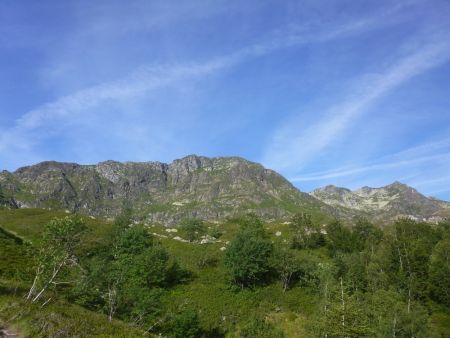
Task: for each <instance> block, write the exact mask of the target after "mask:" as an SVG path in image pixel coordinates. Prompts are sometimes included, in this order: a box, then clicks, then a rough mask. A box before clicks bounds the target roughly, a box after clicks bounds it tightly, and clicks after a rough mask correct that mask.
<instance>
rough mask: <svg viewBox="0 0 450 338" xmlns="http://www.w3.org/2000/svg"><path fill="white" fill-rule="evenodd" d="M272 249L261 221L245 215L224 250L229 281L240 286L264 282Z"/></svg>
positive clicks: (268, 269) (268, 270)
mask: <svg viewBox="0 0 450 338" xmlns="http://www.w3.org/2000/svg"><path fill="white" fill-rule="evenodd" d="M272 251H273V246H272V243H271V241H270V240H269V239H268V237H267V235H266V233H265V231H264V228H263V226H262V223H261V221H259V219H257V218H255V217H253V216H248V217H245V218H244V219H243V223H242V226H241V229H240V230H239V231H238V232H237V233H236V235H235V237H234V238H233V239H232V240H231V242H230V244H229V246H228V248H227V250H226V252H225V257H224V265H225V268H226V269H227V272H228V275H229V277H230V280H231V282H232V283H233V284H235V285H238V286H240V287H241V288H244V287H251V286H255V285H257V284H262V283H264V282H265V281H266V278H267V275H268V273H269V272H270V268H271V267H270V257H271V255H272Z"/></svg>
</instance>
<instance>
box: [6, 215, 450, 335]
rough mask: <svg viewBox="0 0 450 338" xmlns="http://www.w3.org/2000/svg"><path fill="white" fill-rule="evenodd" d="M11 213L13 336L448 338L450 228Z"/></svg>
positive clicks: (300, 218)
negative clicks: (174, 222)
mask: <svg viewBox="0 0 450 338" xmlns="http://www.w3.org/2000/svg"><path fill="white" fill-rule="evenodd" d="M131 215H132V213H131V211H130V210H127V209H125V210H124V212H123V213H122V214H121V215H120V216H118V217H116V218H115V220H114V221H107V220H102V219H94V218H89V217H85V216H79V215H72V214H71V215H67V214H64V213H63V212H54V211H48V210H42V209H6V208H4V209H2V210H0V225H1V228H0V244H1V245H0V257H1V260H0V326H4V327H7V328H9V329H12V330H16V331H17V332H19V333H20V334H21V335H22V336H24V337H75V336H76V337H92V336H129V337H136V336H150V337H151V336H158V335H161V336H164V337H449V336H450V260H449V257H450V235H449V233H450V232H449V227H450V222H449V221H443V222H440V223H438V224H431V223H424V222H417V221H413V220H411V219H406V218H403V219H399V220H397V221H395V222H393V223H392V224H389V225H386V226H383V227H379V226H376V225H374V224H372V223H370V222H369V221H368V220H366V219H364V218H355V219H354V220H353V221H352V222H345V223H344V222H341V221H339V220H333V221H331V222H328V223H327V224H320V223H318V222H316V221H314V220H313V219H312V217H311V216H310V215H308V214H306V213H298V214H296V215H294V216H293V217H292V219H291V220H290V221H289V222H284V223H264V222H263V221H262V220H261V219H259V218H258V217H257V216H255V215H254V214H246V215H243V216H241V217H234V218H230V219H228V220H227V221H225V222H222V223H208V222H204V221H202V220H199V219H186V220H184V221H183V222H181V224H179V226H178V227H177V228H175V229H170V228H166V227H163V226H158V225H155V226H146V225H144V224H139V223H138V222H136V221H133V219H132V217H131Z"/></svg>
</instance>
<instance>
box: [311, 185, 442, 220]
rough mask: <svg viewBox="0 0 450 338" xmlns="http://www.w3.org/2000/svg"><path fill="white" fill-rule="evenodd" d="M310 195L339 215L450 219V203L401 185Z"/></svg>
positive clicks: (328, 190)
mask: <svg viewBox="0 0 450 338" xmlns="http://www.w3.org/2000/svg"><path fill="white" fill-rule="evenodd" d="M310 194H311V196H314V197H315V198H317V199H319V200H321V201H322V202H324V203H326V204H328V205H330V206H332V207H333V208H336V209H337V210H340V212H341V213H344V214H348V213H349V212H353V213H354V214H361V215H364V216H366V217H369V218H372V219H375V220H392V219H395V218H398V217H402V216H403V217H410V218H413V219H417V220H430V221H433V220H439V219H441V218H444V217H448V216H450V203H448V202H444V201H440V200H437V199H434V198H429V197H426V196H424V195H422V194H420V193H419V192H418V191H417V190H416V189H414V188H412V187H410V186H408V185H406V184H403V183H400V182H394V183H392V184H389V185H387V186H384V187H380V188H370V187H362V188H360V189H357V190H354V191H351V190H350V189H347V188H341V187H336V186H333V185H328V186H326V187H323V188H319V189H316V190H314V191H312V192H311V193H310Z"/></svg>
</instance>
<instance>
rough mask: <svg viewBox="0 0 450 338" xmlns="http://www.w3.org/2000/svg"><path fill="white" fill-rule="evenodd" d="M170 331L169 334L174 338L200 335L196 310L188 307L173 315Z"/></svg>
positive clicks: (192, 337)
mask: <svg viewBox="0 0 450 338" xmlns="http://www.w3.org/2000/svg"><path fill="white" fill-rule="evenodd" d="M170 333H171V335H170V336H171V337H174V338H196V337H200V335H201V333H202V330H201V328H200V320H199V318H198V313H197V310H196V309H194V308H192V307H188V308H186V309H184V310H183V311H182V312H181V313H179V314H178V315H177V316H175V318H174V320H173V323H172V325H171V330H170Z"/></svg>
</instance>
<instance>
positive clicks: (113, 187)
mask: <svg viewBox="0 0 450 338" xmlns="http://www.w3.org/2000/svg"><path fill="white" fill-rule="evenodd" d="M0 185H1V186H2V187H3V191H4V194H5V196H9V198H10V199H11V198H12V199H13V200H14V203H15V204H17V205H18V206H19V207H39V208H46V207H47V208H48V207H50V208H63V209H67V210H70V211H76V212H82V213H86V214H90V215H98V216H115V215H117V214H118V213H120V211H121V210H122V209H123V208H124V207H125V206H130V207H132V208H133V210H134V212H135V214H136V216H139V218H141V219H145V220H147V221H150V222H161V223H166V224H167V223H175V222H177V221H179V220H181V219H182V218H185V217H199V218H202V219H208V220H218V219H224V218H226V217H229V216H233V215H236V214H239V213H246V212H255V213H257V214H258V215H260V216H261V217H263V218H265V219H266V220H270V219H282V218H285V217H288V216H290V215H291V214H292V213H293V212H296V211H307V212H309V213H312V214H313V215H315V216H317V217H318V218H322V216H323V215H330V214H331V213H332V208H330V207H329V206H327V205H326V204H324V203H322V202H320V201H318V200H317V199H315V198H314V197H312V196H310V195H309V194H306V193H302V192H300V191H299V190H298V189H296V188H295V187H294V186H293V185H292V184H291V183H290V182H288V181H287V180H286V179H285V178H283V177H282V176H281V175H279V174H277V173H276V172H274V171H272V170H268V169H265V168H264V167H263V166H261V165H259V164H257V163H253V162H250V161H247V160H244V159H242V158H238V157H217V158H207V157H202V156H195V155H190V156H187V157H184V158H182V159H179V160H175V161H173V162H172V163H170V164H165V163H160V162H139V163H138V162H125V163H121V162H115V161H106V162H101V163H98V164H96V165H79V164H75V163H60V162H42V163H39V164H36V165H33V166H28V167H23V168H20V169H18V170H16V171H15V172H13V173H11V172H7V171H3V172H2V173H0Z"/></svg>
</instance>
